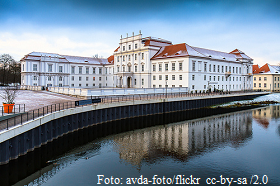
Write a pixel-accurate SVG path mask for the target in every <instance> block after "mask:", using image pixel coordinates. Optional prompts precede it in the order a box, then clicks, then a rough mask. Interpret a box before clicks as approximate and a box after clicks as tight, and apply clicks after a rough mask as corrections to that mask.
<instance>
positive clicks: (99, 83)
mask: <svg viewBox="0 0 280 186" xmlns="http://www.w3.org/2000/svg"><path fill="white" fill-rule="evenodd" d="M21 76H22V78H21V85H31V86H44V87H73V88H74V87H81V88H97V87H114V85H113V82H114V81H113V64H111V63H110V62H108V60H107V59H99V58H93V57H92V58H90V57H78V56H65V55H59V54H53V53H38V52H32V53H30V54H28V55H26V56H25V57H24V58H22V59H21Z"/></svg>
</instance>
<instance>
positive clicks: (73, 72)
mask: <svg viewBox="0 0 280 186" xmlns="http://www.w3.org/2000/svg"><path fill="white" fill-rule="evenodd" d="M78 69H79V74H83V67H78ZM96 69H98V74H102V67H92V74H97V70H96ZM110 69H111V68H109V70H110ZM71 73H72V74H75V67H74V66H72V67H71ZM86 74H89V67H86ZM105 74H108V68H105Z"/></svg>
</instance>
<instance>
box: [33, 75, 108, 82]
mask: <svg viewBox="0 0 280 186" xmlns="http://www.w3.org/2000/svg"><path fill="white" fill-rule="evenodd" d="M33 80H35V81H36V80H38V77H37V76H33ZM51 80H52V79H51V76H48V81H51ZM71 80H72V81H74V80H75V77H74V76H72V77H71ZM88 80H89V77H86V81H88ZM92 80H93V81H95V77H92ZM105 80H106V81H107V77H105ZM58 81H63V78H62V76H59V77H58ZM79 81H82V77H81V76H79ZM99 81H102V77H99Z"/></svg>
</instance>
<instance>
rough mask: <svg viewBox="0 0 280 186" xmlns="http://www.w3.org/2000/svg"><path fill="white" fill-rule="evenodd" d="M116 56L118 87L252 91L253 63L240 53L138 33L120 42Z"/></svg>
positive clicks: (238, 51) (116, 80)
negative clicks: (143, 36) (193, 45)
mask: <svg viewBox="0 0 280 186" xmlns="http://www.w3.org/2000/svg"><path fill="white" fill-rule="evenodd" d="M114 56H115V60H114V61H115V63H114V67H115V73H114V76H115V78H114V79H115V84H116V85H117V86H118V87H137V88H142V87H143V88H160V87H165V86H168V87H188V88H189V91H193V92H195V91H198V92H199V91H201V92H203V91H207V90H208V89H211V90H212V91H213V90H217V89H219V90H224V91H226V90H228V91H240V90H244V89H246V90H247V89H252V88H253V86H252V69H253V68H252V65H253V59H252V58H250V57H249V56H247V55H246V54H245V53H244V52H242V51H241V50H238V49H235V50H233V51H231V52H229V53H227V52H220V51H215V50H209V49H204V48H198V47H192V46H190V45H188V44H186V43H181V44H172V42H170V41H167V40H163V39H159V38H152V37H146V38H142V34H141V33H139V34H138V35H133V36H130V37H128V36H127V37H126V38H121V39H120V46H119V47H118V50H116V51H115V52H114Z"/></svg>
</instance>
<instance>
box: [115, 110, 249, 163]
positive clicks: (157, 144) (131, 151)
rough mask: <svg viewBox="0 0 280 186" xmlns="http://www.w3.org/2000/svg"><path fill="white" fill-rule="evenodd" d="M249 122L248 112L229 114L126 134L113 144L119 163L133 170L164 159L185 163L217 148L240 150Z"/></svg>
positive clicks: (117, 137) (247, 136) (118, 136)
mask: <svg viewBox="0 0 280 186" xmlns="http://www.w3.org/2000/svg"><path fill="white" fill-rule="evenodd" d="M251 118H252V112H251V111H246V112H238V113H230V114H226V115H219V116H214V117H208V118H205V119H197V120H191V121H187V122H180V123H178V124H171V125H165V126H157V127H152V128H146V129H142V130H137V131H133V132H128V133H125V134H120V135H117V136H116V137H115V138H114V141H115V144H116V149H117V151H118V153H119V155H120V159H122V160H124V161H126V162H128V163H131V164H133V165H136V166H140V165H141V162H142V161H147V162H154V161H156V159H158V158H162V157H166V156H170V157H173V158H175V159H177V160H181V161H187V160H188V158H190V157H191V156H193V155H196V154H200V153H202V152H205V151H209V150H211V149H214V147H217V146H221V145H225V144H228V143H230V144H232V145H233V146H234V147H238V146H240V145H241V144H242V143H243V142H244V140H246V139H248V138H249V137H250V136H251V135H252V119H251Z"/></svg>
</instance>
